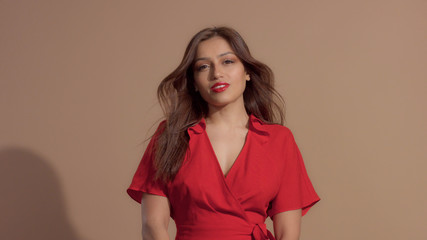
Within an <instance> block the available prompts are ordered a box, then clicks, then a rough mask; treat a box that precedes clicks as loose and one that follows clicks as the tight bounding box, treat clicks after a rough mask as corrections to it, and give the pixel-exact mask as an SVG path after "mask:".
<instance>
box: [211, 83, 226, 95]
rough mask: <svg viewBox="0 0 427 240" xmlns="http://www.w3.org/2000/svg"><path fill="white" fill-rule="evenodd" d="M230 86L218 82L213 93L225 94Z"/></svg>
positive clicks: (212, 88)
mask: <svg viewBox="0 0 427 240" xmlns="http://www.w3.org/2000/svg"><path fill="white" fill-rule="evenodd" d="M229 86H230V84H228V83H225V82H218V83H215V84H214V85H213V86H212V87H211V90H212V91H213V92H216V93H219V92H223V91H225V90H226V89H227V88H228V87H229Z"/></svg>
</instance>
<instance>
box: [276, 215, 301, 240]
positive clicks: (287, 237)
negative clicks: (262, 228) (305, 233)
mask: <svg viewBox="0 0 427 240" xmlns="http://www.w3.org/2000/svg"><path fill="white" fill-rule="evenodd" d="M273 227H274V235H275V236H276V239H277V240H298V239H299V235H300V230H301V209H297V210H292V211H286V212H281V213H278V214H275V215H274V216H273Z"/></svg>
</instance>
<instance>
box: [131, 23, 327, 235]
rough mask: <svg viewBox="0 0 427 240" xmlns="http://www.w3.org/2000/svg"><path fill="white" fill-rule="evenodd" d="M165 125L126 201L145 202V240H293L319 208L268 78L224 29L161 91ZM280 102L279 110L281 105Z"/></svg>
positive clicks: (209, 33)
mask: <svg viewBox="0 0 427 240" xmlns="http://www.w3.org/2000/svg"><path fill="white" fill-rule="evenodd" d="M158 97H159V100H160V102H161V103H162V107H163V109H164V113H165V118H166V120H165V121H163V122H161V123H160V125H159V127H158V129H157V131H156V133H155V134H154V136H153V137H152V138H151V141H150V143H149V145H148V147H147V149H146V151H145V153H144V156H143V157H142V160H141V163H140V165H139V167H138V169H137V171H136V173H135V175H134V178H133V181H132V183H131V185H130V187H129V189H128V194H129V195H130V196H131V197H132V198H133V199H134V200H136V201H138V202H140V203H141V202H142V222H143V231H142V233H143V239H144V240H149V239H169V237H168V233H167V228H168V223H169V217H172V218H173V219H174V220H175V223H176V226H177V235H176V239H182V240H190V239H191V240H193V239H205V240H210V239H225V240H228V239H229V240H240V239H242V240H244V239H246V240H249V239H256V240H261V239H275V238H274V237H273V235H272V234H271V233H270V232H269V231H267V229H266V225H265V223H264V222H265V219H266V218H267V217H268V216H269V217H270V218H272V220H273V223H274V233H275V236H276V238H277V239H286V240H294V239H298V238H299V233H300V221H301V216H302V215H304V214H305V213H306V212H307V211H308V210H309V208H310V207H311V206H312V205H314V204H315V203H316V202H317V201H319V197H318V196H317V194H316V192H315V191H314V189H313V187H312V184H311V182H310V180H309V178H308V176H307V173H306V170H305V167H304V163H303V160H302V158H301V154H300V152H299V150H298V147H297V145H296V143H295V140H294V138H293V135H292V133H291V132H290V130H289V129H288V128H286V127H284V126H282V124H283V112H282V110H281V109H282V108H281V107H280V106H281V105H280V103H282V101H281V97H280V95H279V94H277V93H276V92H275V90H274V88H273V74H272V72H271V70H270V68H268V67H267V66H266V65H265V64H263V63H261V62H259V61H257V60H255V59H254V58H253V57H252V56H251V55H250V52H249V49H248V47H247V45H246V43H245V42H244V40H243V39H242V37H241V36H240V35H239V34H238V33H237V32H236V31H235V30H233V29H231V28H227V27H219V28H216V27H214V28H206V29H204V30H202V31H200V32H199V33H197V34H196V35H195V36H194V37H193V38H192V40H191V41H190V43H189V44H188V46H187V49H186V51H185V54H184V58H183V59H182V62H181V64H180V65H179V66H178V68H177V69H176V70H175V71H173V72H172V73H171V74H170V75H169V76H167V77H166V78H165V79H164V80H163V81H162V82H161V83H160V86H159V88H158ZM277 99H278V100H279V101H278V100H277Z"/></svg>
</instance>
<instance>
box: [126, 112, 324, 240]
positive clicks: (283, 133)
mask: <svg viewBox="0 0 427 240" xmlns="http://www.w3.org/2000/svg"><path fill="white" fill-rule="evenodd" d="M160 124H162V123H160ZM248 127H249V130H248V133H247V136H246V141H245V144H244V146H243V148H242V150H241V152H240V154H239V155H238V157H237V158H236V160H235V162H234V164H233V166H232V167H231V169H230V170H229V172H228V174H227V175H226V176H224V175H223V172H222V170H221V167H220V165H219V162H218V160H217V158H216V156H215V152H214V150H213V148H212V145H211V143H210V141H209V138H208V135H207V134H206V131H205V129H206V123H205V119H203V118H202V119H201V121H200V122H199V123H198V124H196V125H194V126H192V127H190V128H188V129H187V132H188V134H189V137H190V139H189V146H188V149H187V152H186V156H185V158H184V160H183V163H182V165H181V168H180V169H179V171H178V173H177V175H176V176H175V178H174V180H173V181H170V182H168V183H163V182H162V181H161V180H154V175H155V168H154V164H153V161H154V146H155V139H156V134H158V132H159V131H157V132H156V134H155V135H154V136H153V137H152V139H151V141H150V143H149V144H148V146H147V149H146V150H145V153H144V155H143V157H142V159H141V162H140V164H139V166H138V168H137V170H136V173H135V175H134V177H133V180H132V182H131V185H130V186H129V188H128V189H127V193H128V194H129V196H130V197H132V198H133V199H134V200H135V201H137V202H139V203H141V197H142V194H143V193H144V192H146V193H151V194H155V195H160V196H164V197H167V198H168V200H169V202H170V208H171V209H170V213H171V218H172V219H173V220H174V221H175V224H176V227H177V234H176V238H175V239H176V240H195V239H205V240H211V239H212V240H214V239H215V240H217V239H223V240H250V239H255V240H262V239H263V240H265V239H274V237H273V235H272V234H271V233H270V232H269V231H268V230H267V228H266V225H265V223H264V222H265V220H266V218H267V217H271V218H272V217H273V215H275V214H277V213H280V212H284V211H288V210H295V209H302V215H305V214H306V213H307V211H308V210H309V209H310V208H311V206H313V205H314V204H315V203H316V202H317V201H319V200H320V199H319V197H318V195H317V194H316V192H315V190H314V188H313V186H312V184H311V182H310V179H309V177H308V175H307V172H306V169H305V166H304V162H303V159H302V157H301V153H300V151H299V149H298V146H297V144H296V142H295V140H294V137H293V135H292V133H291V131H290V130H289V129H288V128H287V127H285V126H282V125H278V124H267V123H264V122H263V121H262V120H260V119H259V118H257V117H255V116H254V115H253V114H250V117H249V126H248Z"/></svg>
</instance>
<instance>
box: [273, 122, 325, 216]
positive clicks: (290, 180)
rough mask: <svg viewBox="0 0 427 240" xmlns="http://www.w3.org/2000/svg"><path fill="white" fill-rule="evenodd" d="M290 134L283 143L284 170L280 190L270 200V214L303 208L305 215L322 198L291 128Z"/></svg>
mask: <svg viewBox="0 0 427 240" xmlns="http://www.w3.org/2000/svg"><path fill="white" fill-rule="evenodd" d="M287 131H288V136H287V137H286V140H285V141H284V143H283V151H282V154H283V159H281V160H283V161H284V165H283V167H284V168H283V170H282V174H281V176H280V178H279V179H280V182H279V183H278V185H279V190H278V192H277V194H276V196H275V197H274V199H273V200H272V201H271V202H270V206H269V209H268V210H267V213H268V215H269V216H270V217H271V218H272V217H273V215H275V214H277V213H280V212H285V211H289V210H296V209H301V210H302V215H303V216H304V215H305V214H306V213H307V212H308V210H309V209H310V208H311V207H312V206H313V205H314V204H316V203H317V202H318V201H319V200H320V198H319V196H318V195H317V193H316V192H315V190H314V188H313V185H312V183H311V181H310V179H309V177H308V174H307V171H306V169H305V165H304V161H303V159H302V156H301V153H300V151H299V149H298V146H297V144H296V142H295V139H294V137H293V135H292V133H291V132H290V130H289V129H287Z"/></svg>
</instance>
